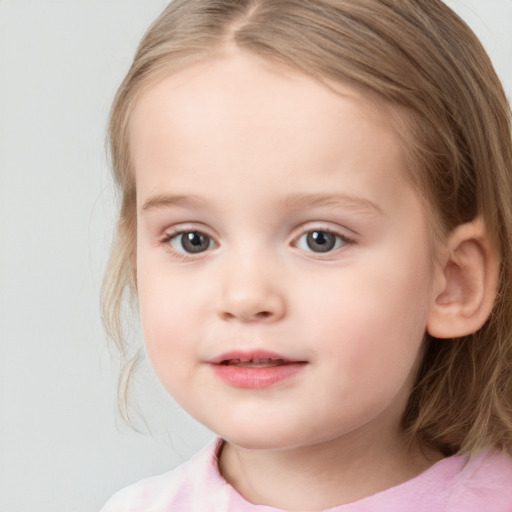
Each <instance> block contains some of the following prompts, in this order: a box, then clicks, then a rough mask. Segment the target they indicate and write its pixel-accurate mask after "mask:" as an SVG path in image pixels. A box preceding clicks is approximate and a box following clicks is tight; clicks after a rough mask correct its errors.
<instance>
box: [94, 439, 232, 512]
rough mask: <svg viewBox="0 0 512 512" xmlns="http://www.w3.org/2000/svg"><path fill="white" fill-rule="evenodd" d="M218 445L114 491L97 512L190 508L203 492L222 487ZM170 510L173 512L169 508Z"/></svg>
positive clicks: (160, 510)
mask: <svg viewBox="0 0 512 512" xmlns="http://www.w3.org/2000/svg"><path fill="white" fill-rule="evenodd" d="M220 445H221V441H220V440H219V439H217V440H215V441H213V442H211V443H210V444H208V445H207V446H206V447H205V448H203V449H202V450H201V451H200V452H199V453H197V454H196V455H195V456H194V457H192V458H191V459H190V460H189V461H187V462H185V463H183V464H182V465H180V466H178V467H177V468H176V469H173V470H172V471H168V472H167V473H164V474H162V475H158V476H154V477H150V478H146V479H144V480H141V481H139V482H137V483H135V484H132V485H130V486H128V487H126V488H124V489H122V490H120V491H118V492H117V493H116V494H114V495H113V496H112V497H111V498H110V500H109V501H108V502H107V503H106V504H105V505H104V507H103V508H102V509H101V512H164V511H165V512H168V511H170V510H190V509H191V505H192V504H194V503H196V504H198V503H199V502H200V500H201V499H203V498H204V496H205V494H206V493H205V490H206V488H208V487H210V488H212V487H213V488H215V487H222V486H223V485H225V482H224V481H223V480H222V478H221V476H220V474H219V473H218V470H217V462H216V461H217V452H218V449H219V447H220ZM211 491H213V489H211ZM171 506H174V507H175V508H172V509H171V508H169V507H171Z"/></svg>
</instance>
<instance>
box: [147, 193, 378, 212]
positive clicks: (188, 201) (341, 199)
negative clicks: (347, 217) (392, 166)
mask: <svg viewBox="0 0 512 512" xmlns="http://www.w3.org/2000/svg"><path fill="white" fill-rule="evenodd" d="M205 204H206V201H205V200H204V199H203V198H201V197H199V196H194V195H172V194H158V195H155V196H151V197H149V198H148V199H147V200H146V201H145V202H144V204H143V205H142V208H141V211H142V212H146V211H148V210H154V209H158V208H170V207H174V206H177V207H181V208H191V207H198V206H204V205H205ZM285 205H286V206H287V207H289V208H296V209H299V210H300V209H306V208H315V207H317V208H318V207H322V206H324V207H333V208H348V209H351V210H355V211H362V212H367V213H374V214H377V213H380V214H381V213H382V210H381V208H380V207H379V206H377V205H376V204H375V203H373V202H372V201H369V200H368V199H364V198H362V197H357V196H350V195H347V194H335V195H332V194H289V195H288V196H287V198H286V200H285Z"/></svg>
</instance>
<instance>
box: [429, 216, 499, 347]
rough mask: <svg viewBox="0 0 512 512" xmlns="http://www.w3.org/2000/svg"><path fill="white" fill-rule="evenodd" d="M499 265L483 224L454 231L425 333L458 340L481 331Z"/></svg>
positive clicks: (490, 305) (444, 252)
mask: <svg viewBox="0 0 512 512" xmlns="http://www.w3.org/2000/svg"><path fill="white" fill-rule="evenodd" d="M498 271H499V263H498V258H497V256H496V253H495V251H494V249H493V247H492V244H491V241H490V240H489V236H488V233H487V230H486V228H485V225H484V223H483V222H482V221H481V220H480V219H478V220H475V221H473V222H469V223H467V224H462V225H461V226H458V227H457V228H455V229H454V230H453V231H452V232H451V233H450V235H449V237H448V240H447V242H446V246H445V247H444V249H443V250H442V255H440V262H439V267H438V268H437V270H436V272H437V275H436V279H435V283H436V286H437V289H435V290H434V300H433V303H432V305H431V308H430V311H429V316H428V319H427V332H428V333H429V334H430V335H431V336H434V337H436V338H459V337H461V336H466V335H468V334H472V333H474V332H476V331H478V329H480V328H481V327H482V326H483V325H484V323H485V322H486V320H487V318H488V317H489V315H490V313H491V311H492V308H493V305H494V301H495V298H496V289H497V285H498Z"/></svg>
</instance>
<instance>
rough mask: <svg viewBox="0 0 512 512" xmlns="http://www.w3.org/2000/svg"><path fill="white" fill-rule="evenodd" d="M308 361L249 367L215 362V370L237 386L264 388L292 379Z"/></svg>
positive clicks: (218, 375) (221, 376) (223, 378)
mask: <svg viewBox="0 0 512 512" xmlns="http://www.w3.org/2000/svg"><path fill="white" fill-rule="evenodd" d="M305 365H306V363H290V364H283V365H279V366H265V367H260V368H256V367H249V366H230V365H223V364H214V365H212V366H213V371H214V372H215V374H216V375H217V377H219V378H220V379H221V380H223V381H224V382H226V383H227V384H229V385H230V386H233V387H236V388H248V389H263V388H269V387H271V386H274V385H276V384H278V383H280V382H282V381H284V380H287V379H290V378H291V377H293V376H294V375H296V374H297V373H299V372H300V371H301V370H302V369H303V368H304V366H305Z"/></svg>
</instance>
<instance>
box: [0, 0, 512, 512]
mask: <svg viewBox="0 0 512 512" xmlns="http://www.w3.org/2000/svg"><path fill="white" fill-rule="evenodd" d="M166 3H167V2H166V1H165V0H97V1H93V0H53V1H48V0H32V1H30V0H3V1H2V0H0V365H1V366H0V511H1V512H92V511H94V510H97V509H98V508H99V507H100V506H101V505H102V504H103V502H104V501H105V500H106V499H107V498H108V497H109V496H110V495H111V494H112V492H113V491H114V490H116V489H117V488H119V487H122V486H124V485H127V484H128V483H130V482H132V481H134V480H137V479H139V478H142V477H144V476H148V475H150V474H154V473H158V472H162V471H164V470H167V469H169V468H171V467H173V466H175V465H176V464H178V463H179V462H181V461H182V460H184V459H186V458H187V457H188V456H189V455H190V454H192V453H193V452H194V451H196V450H197V449H199V447H201V446H202V445H203V444H205V443H206V442H207V440H208V439H210V437H211V434H210V433H209V432H207V431H206V430H205V429H203V428H202V427H200V426H199V425H197V424H196V423H195V422H194V421H193V420H191V419H190V418H188V417H187V416H186V415H185V414H184V413H182V412H180V411H179V409H178V408H177V406H175V405H174V404H173V403H172V402H171V401H170V400H168V399H167V397H166V396H165V393H164V392H163V391H162V390H161V388H160V385H159V384H158V383H157V382H155V380H154V378H153V377H152V374H151V371H150V370H149V369H144V368H143V370H142V372H141V378H139V379H138V381H137V382H138V389H136V393H135V396H136V397H137V399H138V402H139V404H140V406H141V409H142V410H143V411H144V413H145V417H146V419H147V423H148V425H149V426H150V427H151V431H152V435H149V434H139V433H136V432H134V431H132V430H131V429H129V428H128V427H127V426H125V425H124V424H123V422H122V421H121V420H120V419H119V418H118V416H117V414H116V404H115V392H116V380H117V366H116V361H115V357H114V359H111V357H110V353H109V349H108V346H107V343H106V340H105V336H104V334H103V331H102V327H101V323H100V317H99V301H98V296H99V287H100V283H101V277H102V272H103V268H104V265H105V261H106V257H107V250H108V246H109V243H110V239H111V235H112V231H111V225H112V219H113V215H114V199H113V194H112V187H111V184H110V177H109V174H108V168H107V163H106V158H105V153H104V137H105V133H104V132H105V122H106V117H107V113H108V110H109V106H110V102H111V100H112V97H113V94H114V91H115V89H116V86H117V84H118V83H119V82H120V80H121V79H122V77H123V74H124V73H125V72H126V70H127V67H128V65H129V63H130V60H131V57H132V54H133V52H134V49H135V47H136V45H137V42H138V40H139V38H140V37H141V35H142V33H143V31H144V30H145V28H146V27H147V25H148V24H149V22H150V21H151V20H152V19H153V18H154V17H155V16H156V15H157V13H158V12H160V10H161V9H162V8H163V7H164V6H165V4H166ZM449 4H450V5H452V6H454V7H455V8H456V9H457V10H458V12H459V13H461V14H462V15H463V17H464V18H465V19H466V20H467V21H468V22H469V23H470V25H472V26H473V28H474V29H475V31H476V32H477V34H478V35H479V36H480V37H481V39H482V40H483V42H484V44H485V46H486V47H487V49H488V51H489V53H490V54H491V57H492V58H493V60H494V63H495V65H496V68H497V70H498V72H499V74H500V76H501V77H502V79H503V81H504V82H505V85H506V88H507V91H508V94H509V97H512V0H487V1H483V0H452V1H450V2H449ZM138 425H139V426H140V427H141V429H144V430H146V431H147V428H146V426H145V425H144V424H143V423H142V422H141V421H140V420H138Z"/></svg>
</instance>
